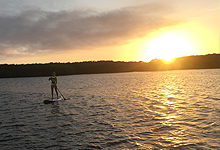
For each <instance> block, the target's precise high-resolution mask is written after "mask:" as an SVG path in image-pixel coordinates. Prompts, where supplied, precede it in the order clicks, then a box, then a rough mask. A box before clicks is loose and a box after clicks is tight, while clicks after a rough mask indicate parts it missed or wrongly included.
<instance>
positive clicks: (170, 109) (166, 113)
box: [146, 85, 189, 147]
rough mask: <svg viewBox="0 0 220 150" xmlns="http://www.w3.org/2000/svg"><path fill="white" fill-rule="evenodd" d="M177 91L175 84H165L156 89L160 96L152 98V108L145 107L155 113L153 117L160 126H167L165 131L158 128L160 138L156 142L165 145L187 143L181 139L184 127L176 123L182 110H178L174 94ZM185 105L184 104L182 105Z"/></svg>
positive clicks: (172, 145) (176, 98)
mask: <svg viewBox="0 0 220 150" xmlns="http://www.w3.org/2000/svg"><path fill="white" fill-rule="evenodd" d="M177 92H178V87H175V85H172V86H170V85H169V86H166V87H165V89H161V90H159V91H158V93H157V94H158V95H159V96H160V97H159V98H157V99H154V101H156V102H157V103H156V104H154V105H153V109H150V108H148V107H146V109H147V110H148V111H149V112H152V113H154V114H157V115H159V116H155V117H154V119H156V120H158V121H159V122H160V124H161V127H160V128H161V129H162V128H168V129H167V130H166V131H164V130H159V132H160V133H159V134H161V140H160V141H158V143H157V144H159V145H161V146H166V147H170V146H171V147H178V146H181V145H187V144H189V141H188V140H186V139H183V137H184V136H186V135H184V133H185V129H184V128H183V127H182V126H181V127H180V126H179V125H178V123H179V121H178V120H179V118H180V117H181V114H182V112H181V111H179V110H178V107H179V104H178V95H179V94H175V93H177ZM184 107H185V106H184Z"/></svg>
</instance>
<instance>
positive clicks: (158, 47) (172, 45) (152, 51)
mask: <svg viewBox="0 0 220 150" xmlns="http://www.w3.org/2000/svg"><path fill="white" fill-rule="evenodd" d="M192 52H193V50H192V45H191V44H190V42H188V41H187V40H186V39H184V38H182V37H181V36H177V35H164V36H160V37H155V38H153V39H152V41H151V42H150V43H149V45H148V46H147V47H146V52H145V53H146V54H145V57H146V59H147V58H149V57H151V58H153V59H154V58H157V59H163V60H164V61H170V60H172V59H173V58H176V57H181V56H189V55H192V54H193V53H192Z"/></svg>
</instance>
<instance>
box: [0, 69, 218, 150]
mask: <svg viewBox="0 0 220 150" xmlns="http://www.w3.org/2000/svg"><path fill="white" fill-rule="evenodd" d="M219 83H220V70H219V69H213V70H184V71H164V72H143V73H118V74H96V75H75V76H58V87H59V89H60V91H61V92H62V94H63V95H64V96H65V98H70V100H66V101H59V102H55V103H53V104H44V103H43V100H44V99H48V98H49V97H51V95H50V82H49V81H48V77H37V78H11V79H0V101H1V103H0V114H1V115H0V116H1V118H0V147H1V149H22V150H23V149H200V150H202V149H220V144H219V143H220V142H219V141H220V126H219V125H220V122H219V120H220V84H219Z"/></svg>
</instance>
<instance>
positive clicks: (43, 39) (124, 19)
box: [0, 3, 179, 56]
mask: <svg viewBox="0 0 220 150" xmlns="http://www.w3.org/2000/svg"><path fill="white" fill-rule="evenodd" d="M171 10H172V9H171V8H169V7H168V6H167V5H165V4H162V3H161V4H157V3H150V4H145V5H140V6H134V7H125V8H122V9H120V10H113V11H107V12H97V11H94V10H89V9H86V10H73V11H60V12H46V11H42V10H40V9H32V10H26V11H24V12H20V13H18V14H17V15H11V16H7V15H3V16H0V55H2V56H12V55H26V54H28V55H29V54H36V53H39V52H44V53H45V52H51V51H52V52H56V51H62V50H79V49H93V48H96V47H103V46H115V45H121V44H125V43H128V42H129V41H131V40H133V39H136V38H141V37H144V36H146V35H147V34H149V33H151V32H153V31H155V30H158V29H160V28H162V27H167V26H172V25H175V24H178V23H179V22H178V21H176V20H170V19H166V17H165V16H166V15H169V14H170V13H172V11H171Z"/></svg>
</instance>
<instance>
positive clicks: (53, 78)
mask: <svg viewBox="0 0 220 150" xmlns="http://www.w3.org/2000/svg"><path fill="white" fill-rule="evenodd" d="M49 80H51V94H52V99H53V89H55V92H56V94H57V99H58V92H57V77H56V72H53V73H52V76H51V77H50V78H49Z"/></svg>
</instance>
